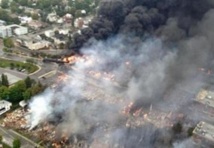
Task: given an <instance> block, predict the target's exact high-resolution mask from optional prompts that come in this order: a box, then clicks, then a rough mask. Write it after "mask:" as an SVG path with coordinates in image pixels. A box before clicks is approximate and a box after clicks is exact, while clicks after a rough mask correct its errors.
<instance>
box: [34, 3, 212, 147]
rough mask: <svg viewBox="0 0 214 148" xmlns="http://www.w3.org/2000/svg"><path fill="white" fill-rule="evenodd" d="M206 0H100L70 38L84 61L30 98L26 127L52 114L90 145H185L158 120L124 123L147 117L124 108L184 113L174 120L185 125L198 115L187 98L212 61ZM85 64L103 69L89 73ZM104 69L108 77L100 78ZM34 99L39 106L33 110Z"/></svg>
mask: <svg viewBox="0 0 214 148" xmlns="http://www.w3.org/2000/svg"><path fill="white" fill-rule="evenodd" d="M212 4H213V1H211V0H189V1H186V0H163V1H158V0H124V1H122V0H114V1H113V0H108V1H103V2H101V4H100V6H99V12H98V14H97V16H96V17H95V18H94V20H93V21H92V23H91V24H90V25H89V28H86V29H83V30H82V34H78V35H75V36H74V42H73V43H72V45H71V48H73V47H75V48H76V49H77V50H78V51H79V52H81V53H82V54H83V55H85V56H86V57H89V59H90V60H86V61H84V62H81V61H80V62H77V63H76V64H75V65H73V66H71V69H70V70H69V71H68V72H67V74H68V79H67V80H66V82H64V83H63V85H62V86H60V88H56V89H54V90H51V91H50V90H49V91H46V92H45V93H44V94H41V95H40V96H36V97H34V98H33V99H32V102H31V103H30V109H31V111H32V112H31V118H30V119H31V120H30V125H31V127H35V126H36V125H38V124H40V123H42V122H46V121H53V120H56V122H57V124H56V126H57V133H58V134H59V135H60V134H64V133H66V134H67V135H68V136H73V135H81V137H82V139H84V140H86V141H87V142H88V143H89V145H91V147H95V148H97V147H102V145H103V144H105V145H107V146H108V147H133V148H134V147H136V148H137V147H146V148H147V147H148V148H149V147H151V148H153V147H158V148H160V147H175V148H180V147H192V145H191V144H192V143H191V139H190V140H189V139H185V140H183V139H180V138H177V139H176V138H174V139H173V138H172V137H173V134H172V133H173V132H172V131H171V130H170V128H168V127H167V126H166V125H165V123H162V122H161V121H160V122H159V123H158V124H157V123H156V124H157V125H158V126H157V125H156V124H149V123H147V122H146V124H142V125H141V124H140V125H138V126H137V127H135V126H129V124H127V123H128V122H135V120H136V122H137V121H138V120H141V119H142V118H143V119H145V120H146V119H147V118H146V115H145V118H144V117H136V118H134V117H130V116H127V115H125V114H124V113H123V110H124V107H125V106H128V105H129V104H130V102H133V107H132V109H131V111H133V112H134V111H136V110H138V109H140V108H143V110H146V111H147V113H148V110H152V108H154V110H155V109H158V111H160V113H161V112H164V113H169V112H170V114H176V113H182V114H184V115H185V119H183V120H182V121H180V122H182V123H184V124H185V123H186V122H188V121H191V122H193V123H197V122H198V121H200V120H202V119H201V117H202V115H201V116H198V114H196V113H195V111H194V110H191V107H192V105H191V104H192V102H193V98H194V96H195V94H196V93H197V92H198V91H199V90H200V89H201V88H202V87H204V85H205V83H206V82H207V75H206V74H204V73H201V72H200V71H199V70H198V69H199V68H201V67H205V69H210V68H211V67H212V65H213V64H214V61H213V49H214V45H213V36H214V34H213V32H214V28H213V23H214V17H213V16H214V10H213V9H212ZM83 44H84V46H83ZM80 47H81V48H80ZM91 71H92V72H100V73H102V75H101V74H100V73H99V74H95V75H96V76H97V77H98V78H97V77H96V78H94V77H93V76H91V73H90V72H91ZM109 74H110V75H111V76H112V75H114V77H113V79H114V80H109V78H107V80H106V77H109ZM100 75H101V76H100ZM111 76H110V77H111ZM42 98H43V99H42ZM86 98H87V99H86ZM38 104H42V105H43V106H44V108H46V109H44V110H39V111H37V110H38V109H37V105H38ZM45 106H46V107H45ZM171 112H172V113H171ZM58 116H59V118H58ZM171 116H173V115H171ZM132 118H134V119H132ZM130 120H131V121H130ZM160 120H161V119H160ZM175 120H176V119H175ZM203 120H206V117H203ZM175 122H176V121H175ZM172 124H173V123H172ZM159 126H160V127H159ZM172 140H173V141H172ZM100 144H101V145H100Z"/></svg>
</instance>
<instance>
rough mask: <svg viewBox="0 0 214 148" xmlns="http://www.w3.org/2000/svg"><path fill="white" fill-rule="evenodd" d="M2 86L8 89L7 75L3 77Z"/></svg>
mask: <svg viewBox="0 0 214 148" xmlns="http://www.w3.org/2000/svg"><path fill="white" fill-rule="evenodd" d="M1 84H2V85H3V86H6V87H8V86H9V81H8V78H7V75H5V74H2V75H1Z"/></svg>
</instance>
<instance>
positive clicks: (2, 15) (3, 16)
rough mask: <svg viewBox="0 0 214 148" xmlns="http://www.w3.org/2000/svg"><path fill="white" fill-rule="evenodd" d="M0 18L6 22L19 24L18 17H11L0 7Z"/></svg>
mask: <svg viewBox="0 0 214 148" xmlns="http://www.w3.org/2000/svg"><path fill="white" fill-rule="evenodd" d="M0 20H4V21H6V22H7V23H8V24H13V23H14V24H20V20H19V19H18V17H12V16H11V15H9V13H8V11H6V10H3V9H0Z"/></svg>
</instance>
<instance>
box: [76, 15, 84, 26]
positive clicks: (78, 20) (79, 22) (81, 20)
mask: <svg viewBox="0 0 214 148" xmlns="http://www.w3.org/2000/svg"><path fill="white" fill-rule="evenodd" d="M83 25H84V21H83V18H81V17H79V18H77V19H75V21H74V27H75V28H82V27H83Z"/></svg>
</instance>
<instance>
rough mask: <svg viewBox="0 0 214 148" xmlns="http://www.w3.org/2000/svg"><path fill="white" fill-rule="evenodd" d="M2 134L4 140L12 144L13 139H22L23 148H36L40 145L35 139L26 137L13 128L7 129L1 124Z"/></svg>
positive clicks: (0, 131) (0, 132)
mask: <svg viewBox="0 0 214 148" xmlns="http://www.w3.org/2000/svg"><path fill="white" fill-rule="evenodd" d="M0 134H1V135H2V137H3V142H4V143H6V144H8V145H10V146H12V144H13V140H14V139H15V138H18V139H20V141H21V148H35V147H39V145H38V144H36V143H35V142H34V141H32V140H30V139H28V138H26V137H24V136H23V135H21V134H19V133H17V132H15V131H13V130H11V129H6V128H5V127H2V126H0Z"/></svg>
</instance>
